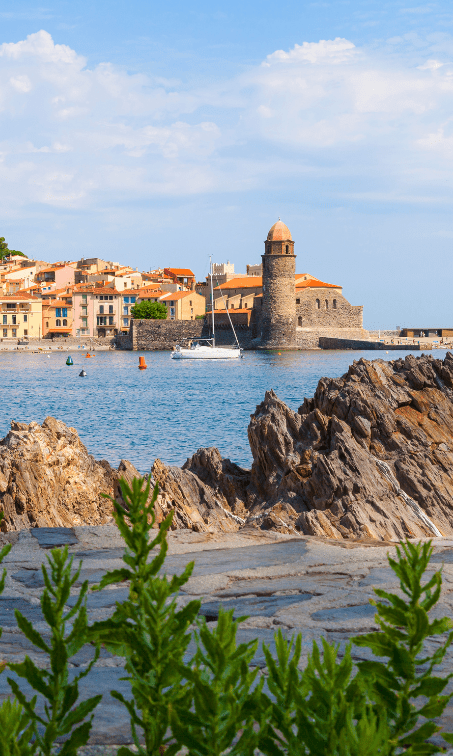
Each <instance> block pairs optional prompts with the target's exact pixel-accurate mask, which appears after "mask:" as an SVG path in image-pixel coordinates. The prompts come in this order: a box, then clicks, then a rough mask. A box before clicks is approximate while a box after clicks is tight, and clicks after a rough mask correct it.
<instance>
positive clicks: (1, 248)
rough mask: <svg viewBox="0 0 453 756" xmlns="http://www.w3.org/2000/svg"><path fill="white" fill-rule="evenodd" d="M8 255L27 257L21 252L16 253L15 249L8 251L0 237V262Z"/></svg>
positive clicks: (3, 238) (2, 238) (2, 237)
mask: <svg viewBox="0 0 453 756" xmlns="http://www.w3.org/2000/svg"><path fill="white" fill-rule="evenodd" d="M10 255H19V256H20V257H27V255H24V253H23V252H18V251H17V249H8V245H7V243H6V241H5V237H4V236H0V261H1V260H4V259H5V258H6V257H10Z"/></svg>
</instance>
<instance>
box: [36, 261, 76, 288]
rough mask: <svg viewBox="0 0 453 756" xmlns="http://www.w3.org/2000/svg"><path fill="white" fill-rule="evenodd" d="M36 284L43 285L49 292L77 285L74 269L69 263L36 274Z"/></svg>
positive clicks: (52, 266) (51, 266) (50, 267)
mask: <svg viewBox="0 0 453 756" xmlns="http://www.w3.org/2000/svg"><path fill="white" fill-rule="evenodd" d="M36 282H37V283H41V284H43V288H44V289H46V290H47V291H52V290H53V289H61V288H63V287H64V286H70V285H71V284H74V283H75V270H74V267H73V266H72V265H68V264H67V263H60V264H56V265H50V266H49V267H48V268H43V269H42V270H40V271H39V273H37V274H36Z"/></svg>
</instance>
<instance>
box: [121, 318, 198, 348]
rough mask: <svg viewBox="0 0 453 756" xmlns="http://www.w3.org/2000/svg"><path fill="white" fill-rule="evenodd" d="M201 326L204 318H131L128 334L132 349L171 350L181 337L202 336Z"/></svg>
mask: <svg viewBox="0 0 453 756" xmlns="http://www.w3.org/2000/svg"><path fill="white" fill-rule="evenodd" d="M203 328H204V320H132V321H131V327H130V330H129V336H130V342H131V343H132V349H134V350H137V349H146V350H147V349H153V350H171V349H173V348H174V347H175V346H176V345H177V344H179V343H180V342H181V340H182V339H190V338H202V334H203ZM207 335H208V334H207ZM205 338H206V337H205ZM126 348H127V347H126ZM130 348H131V347H130V346H129V349H130Z"/></svg>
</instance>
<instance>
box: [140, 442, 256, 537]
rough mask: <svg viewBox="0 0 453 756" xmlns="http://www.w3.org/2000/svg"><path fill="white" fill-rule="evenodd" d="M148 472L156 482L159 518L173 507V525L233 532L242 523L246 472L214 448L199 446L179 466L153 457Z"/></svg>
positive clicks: (199, 529) (200, 530)
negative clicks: (152, 464) (182, 464)
mask: <svg viewBox="0 0 453 756" xmlns="http://www.w3.org/2000/svg"><path fill="white" fill-rule="evenodd" d="M151 474H152V477H153V479H154V480H155V481H156V483H158V484H159V497H158V499H157V506H156V509H157V514H158V518H157V519H158V521H160V520H162V519H163V517H165V516H166V515H167V514H168V513H169V512H170V511H171V510H172V511H173V513H174V514H173V523H172V525H173V528H190V529H191V530H195V531H197V532H204V531H208V532H214V531H218V530H220V531H235V530H238V528H239V527H240V525H242V524H243V523H244V521H245V520H244V517H245V516H246V509H245V503H244V501H243V499H241V496H243V497H244V498H245V494H246V484H247V483H248V482H249V475H248V473H247V471H245V470H242V468H240V467H238V466H237V465H235V464H233V463H232V462H230V461H229V460H222V458H221V456H220V453H219V451H218V450H217V449H214V448H211V449H200V450H199V451H198V452H197V453H196V454H194V456H193V457H191V458H190V459H188V460H187V462H186V463H185V464H184V466H183V468H182V469H181V468H179V467H171V466H167V465H164V464H163V463H162V462H161V461H160V460H159V459H156V461H155V463H154V466H153V469H152V473H151Z"/></svg>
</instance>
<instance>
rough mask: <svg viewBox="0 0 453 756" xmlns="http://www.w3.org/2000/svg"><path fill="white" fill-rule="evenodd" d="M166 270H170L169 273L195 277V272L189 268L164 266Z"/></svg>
mask: <svg viewBox="0 0 453 756" xmlns="http://www.w3.org/2000/svg"><path fill="white" fill-rule="evenodd" d="M167 270H168V271H170V273H173V275H174V276H185V277H187V276H192V277H193V278H195V274H194V273H193V272H192V271H191V270H190V268H164V272H165V271H167Z"/></svg>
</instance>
